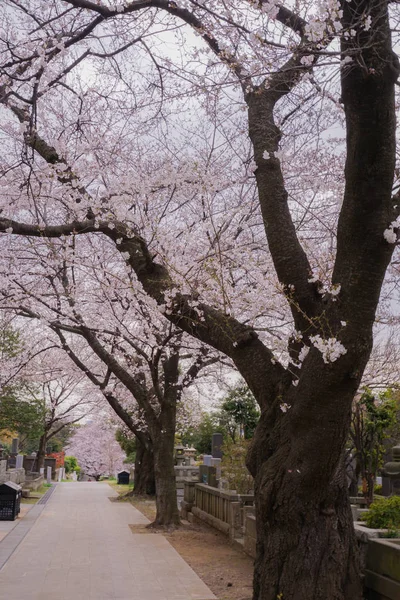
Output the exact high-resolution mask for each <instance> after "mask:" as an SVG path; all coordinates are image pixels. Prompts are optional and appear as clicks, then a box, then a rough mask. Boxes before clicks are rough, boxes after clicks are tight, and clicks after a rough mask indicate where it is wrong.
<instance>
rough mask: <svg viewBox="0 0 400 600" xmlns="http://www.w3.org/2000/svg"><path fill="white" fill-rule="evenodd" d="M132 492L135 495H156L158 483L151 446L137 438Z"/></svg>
mask: <svg viewBox="0 0 400 600" xmlns="http://www.w3.org/2000/svg"><path fill="white" fill-rule="evenodd" d="M133 481H134V486H133V492H132V494H133V495H134V496H145V495H147V496H154V495H155V493H156V484H155V477H154V455H153V452H152V450H151V448H146V446H144V445H143V444H141V443H140V442H139V440H137V442H136V460H135V475H134V480H133Z"/></svg>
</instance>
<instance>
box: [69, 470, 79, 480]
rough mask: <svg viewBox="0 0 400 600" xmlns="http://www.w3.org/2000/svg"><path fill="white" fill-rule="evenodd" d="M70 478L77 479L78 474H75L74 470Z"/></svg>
mask: <svg viewBox="0 0 400 600" xmlns="http://www.w3.org/2000/svg"><path fill="white" fill-rule="evenodd" d="M71 479H72V481H78V475H77V474H76V471H74V472H73V473H72V475H71Z"/></svg>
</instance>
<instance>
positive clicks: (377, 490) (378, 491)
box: [374, 484, 382, 494]
mask: <svg viewBox="0 0 400 600" xmlns="http://www.w3.org/2000/svg"><path fill="white" fill-rule="evenodd" d="M374 494H382V486H381V485H378V484H375V485H374Z"/></svg>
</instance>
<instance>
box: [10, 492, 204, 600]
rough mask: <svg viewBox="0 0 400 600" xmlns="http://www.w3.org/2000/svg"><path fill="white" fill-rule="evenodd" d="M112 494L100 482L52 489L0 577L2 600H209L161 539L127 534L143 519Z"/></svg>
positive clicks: (196, 578)
mask: <svg viewBox="0 0 400 600" xmlns="http://www.w3.org/2000/svg"><path fill="white" fill-rule="evenodd" d="M112 495H115V493H114V492H113V491H112V490H111V488H110V487H109V486H108V485H107V484H105V483H61V484H58V485H57V488H56V490H55V493H54V494H53V495H52V497H51V498H50V500H49V501H48V503H47V504H46V505H45V506H44V509H43V510H42V512H41V513H40V515H39V516H38V518H37V521H36V522H35V524H34V525H33V526H32V527H31V528H30V530H29V531H28V533H27V534H26V536H25V537H24V538H23V540H22V541H21V542H20V544H19V545H18V547H17V548H16V549H15V551H14V552H13V554H12V555H11V557H10V558H9V560H8V561H7V562H6V563H5V565H4V567H3V569H2V570H1V571H0V597H1V599H2V600H3V599H4V600H89V599H90V600H211V599H213V598H215V596H214V595H213V594H212V593H211V592H210V590H209V589H208V588H207V586H206V585H205V584H204V583H203V582H202V581H201V580H200V579H199V577H198V576H197V575H196V574H195V573H194V571H193V570H192V569H191V568H190V567H189V565H188V564H187V563H186V562H185V561H184V560H183V559H182V558H181V557H180V555H179V554H178V553H177V552H176V551H175V550H174V548H173V547H172V546H171V544H170V543H169V542H168V541H167V540H166V539H165V538H164V536H162V535H160V534H133V533H132V532H131V530H130V528H129V524H140V523H147V522H148V521H147V519H146V518H145V517H144V516H143V515H142V514H141V513H140V512H139V511H137V510H136V509H135V508H133V506H132V505H131V504H128V503H114V502H110V501H109V500H108V497H109V496H112ZM31 514H32V511H31V512H30V513H29V515H31ZM29 515H28V516H29ZM23 523H24V520H22V521H21V523H20V524H19V525H18V526H17V527H16V528H14V529H13V531H12V532H11V533H10V534H9V535H11V534H13V533H14V532H17V531H18V528H19V527H21V526H22V525H23ZM8 537H9V536H6V537H5V538H4V539H3V540H2V541H1V542H0V551H1V548H2V545H3V544H5V543H6V542H7V538H8Z"/></svg>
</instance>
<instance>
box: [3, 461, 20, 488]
mask: <svg viewBox="0 0 400 600" xmlns="http://www.w3.org/2000/svg"><path fill="white" fill-rule="evenodd" d="M6 469H7V461H6V460H0V483H4V482H5V481H12V482H13V483H18V484H21V483H24V481H25V469H8V471H7V470H6Z"/></svg>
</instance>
